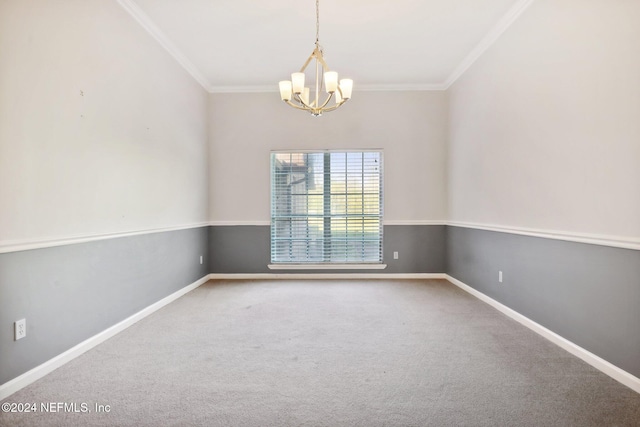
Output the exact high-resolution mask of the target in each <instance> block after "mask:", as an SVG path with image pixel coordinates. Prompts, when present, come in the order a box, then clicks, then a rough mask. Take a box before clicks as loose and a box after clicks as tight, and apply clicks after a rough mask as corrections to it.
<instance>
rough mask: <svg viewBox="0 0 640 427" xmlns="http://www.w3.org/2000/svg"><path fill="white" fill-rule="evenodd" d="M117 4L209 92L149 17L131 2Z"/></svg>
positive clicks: (202, 78)
mask: <svg viewBox="0 0 640 427" xmlns="http://www.w3.org/2000/svg"><path fill="white" fill-rule="evenodd" d="M118 4H120V6H122V8H123V9H124V10H126V11H127V12H128V13H129V15H131V16H132V17H133V18H134V19H135V20H136V21H137V22H138V23H139V24H140V25H141V26H142V28H144V29H145V30H147V32H148V33H149V34H151V36H152V37H153V38H154V39H156V41H157V42H158V43H160V46H162V47H163V48H164V49H165V50H166V51H167V52H169V54H170V55H171V56H172V57H173V58H174V59H175V60H176V61H178V64H180V65H181V66H182V68H184V69H185V70H186V71H187V72H188V73H189V74H190V75H191V77H193V78H194V79H195V80H196V81H197V82H198V83H200V85H201V86H202V87H203V88H204V89H205V90H206V91H207V92H211V84H210V83H209V80H208V79H207V78H206V77H205V76H204V74H203V73H202V72H200V70H199V69H198V68H197V67H196V66H195V65H194V64H193V62H191V61H190V60H189V58H187V57H186V56H185V55H184V54H183V53H182V52H181V51H180V50H179V49H178V48H177V47H176V46H175V45H174V44H173V43H172V42H171V41H170V40H169V38H168V37H167V36H165V35H164V33H163V32H162V31H161V30H160V29H159V28H158V27H157V26H156V24H154V22H153V21H152V20H151V18H149V16H148V15H147V14H146V13H144V12H143V11H142V9H140V7H139V6H138V5H137V4H136V3H135V2H134V1H133V0H118Z"/></svg>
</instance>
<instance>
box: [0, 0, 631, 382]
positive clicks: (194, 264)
mask: <svg viewBox="0 0 640 427" xmlns="http://www.w3.org/2000/svg"><path fill="white" fill-rule="evenodd" d="M638 21H640V5H639V4H638V3H637V2H629V1H625V2H623V1H620V2H605V1H603V0H601V1H597V0H594V1H587V2H585V1H578V0H564V1H553V2H552V1H550V0H536V1H534V2H533V3H532V5H531V6H530V7H529V8H528V9H527V10H526V12H525V13H524V14H523V15H522V16H521V17H520V18H519V19H518V20H517V21H516V22H515V23H514V24H513V25H512V26H511V27H510V28H509V29H508V30H507V31H506V32H505V33H504V34H503V35H502V36H501V37H500V38H499V39H498V41H497V42H496V43H495V44H494V45H493V46H491V47H490V48H489V49H488V50H487V51H486V52H485V53H484V54H483V55H482V56H481V57H480V59H479V60H478V61H477V62H476V63H474V64H473V66H472V67H471V68H470V69H469V70H467V72H466V73H465V74H464V75H463V76H462V77H461V78H460V79H459V80H458V81H457V82H456V83H455V84H454V85H453V86H452V87H451V88H450V89H449V90H447V91H433V92H358V91H356V92H355V94H354V98H353V99H352V100H351V101H349V103H348V104H347V105H345V106H344V107H343V108H341V109H340V111H338V112H335V113H330V114H327V115H325V116H324V117H322V118H320V119H317V118H316V119H314V118H312V117H310V116H309V115H307V114H304V113H301V112H298V111H294V110H292V109H290V108H289V107H287V106H286V105H284V104H283V103H280V101H278V95H277V93H276V92H275V91H274V92H273V93H252V94H211V95H209V94H206V92H205V91H204V90H203V89H202V88H201V87H200V86H199V85H198V84H197V83H196V82H195V81H193V80H192V78H191V77H190V76H189V75H188V74H187V73H186V72H185V71H184V70H183V69H182V68H180V66H179V65H178V64H176V63H175V61H174V60H173V59H172V58H171V57H170V56H169V55H168V54H167V53H166V52H164V51H163V50H162V48H161V47H160V46H159V45H158V44H157V43H156V42H155V41H154V40H153V39H152V38H151V37H150V36H149V35H148V34H147V33H146V32H145V31H144V30H143V29H142V28H141V27H140V26H139V25H138V24H137V23H136V22H135V21H134V20H133V19H132V18H131V17H130V16H129V15H127V14H126V12H125V11H124V10H123V9H122V8H120V7H119V6H118V5H117V4H116V3H115V2H86V1H81V0H64V1H56V2H55V5H54V4H53V2H47V1H18V0H8V1H3V2H1V3H0V205H1V209H0V385H1V384H3V383H6V382H7V381H9V380H11V379H14V378H15V377H17V376H19V375H20V374H22V373H24V372H25V371H27V370H29V369H31V368H33V367H35V366H37V365H38V364H40V363H43V362H45V361H47V360H49V359H51V358H52V357H54V356H56V355H58V354H60V353H61V352H64V351H65V350H67V349H69V348H71V347H73V346H74V345H75V344H77V343H79V342H81V341H83V340H85V339H87V338H89V337H91V336H93V335H95V334H96V333H99V332H100V331H103V330H105V329H107V328H109V327H111V326H112V325H114V324H117V323H118V322H120V321H122V320H123V319H126V318H127V317H128V316H130V315H131V314H134V313H136V312H138V311H140V310H141V309H143V308H145V307H147V306H149V305H151V304H153V303H154V302H157V301H158V300H161V299H162V298H163V297H165V296H167V295H169V294H172V293H173V292H175V291H177V290H180V289H183V288H184V287H185V286H187V285H189V284H191V283H193V282H195V281H197V280H198V279H200V278H202V277H204V276H206V275H207V274H209V273H221V274H226V273H232V274H233V273H283V272H284V271H274V270H268V268H267V265H268V263H269V179H268V177H269V152H270V151H271V150H278V149H292V148H299V149H358V148H363V149H364V148H366V149H381V150H383V151H384V158H385V234H384V252H385V260H384V261H385V263H386V264H387V268H386V269H385V270H382V271H377V273H379V274H385V273H447V274H449V275H450V276H452V277H454V278H455V279H458V280H460V281H462V282H464V283H465V284H467V285H469V286H471V287H473V288H475V289H477V290H479V291H480V292H482V293H484V294H485V295H488V296H490V297H491V298H494V299H495V300H497V301H499V302H501V303H503V304H505V305H506V306H508V307H511V308H512V309H514V310H516V311H517V312H519V313H521V314H523V315H525V316H527V317H529V318H530V319H532V320H534V321H535V322H537V323H539V324H540V325H542V326H545V327H547V328H548V329H550V330H552V331H554V332H556V333H557V334H559V335H561V336H563V337H565V338H567V339H569V340H571V341H573V342H575V343H576V344H578V345H579V346H582V347H583V348H585V349H587V350H588V351H591V352H593V353H595V354H596V355H598V356H600V357H602V358H604V359H606V360H607V361H609V362H611V363H613V364H614V365H616V366H619V367H620V368H622V369H624V370H626V371H627V372H629V373H631V374H632V375H635V376H636V377H640V365H639V361H640V335H638V334H637V331H636V329H637V327H638V326H640V310H638V309H637V307H638V305H639V304H640V271H639V269H640V251H639V250H640V237H639V236H640V191H638V183H640V144H639V143H638V141H640V121H639V120H637V117H640V84H639V83H638V79H637V76H638V75H640V59H639V58H640V49H639V46H640V45H639V44H638V43H637V40H639V39H640V32H639V30H638V26H637V25H636V23H637V22H638ZM587 242H588V243H587ZM71 243H74V244H71ZM394 251H398V252H399V259H398V260H394V259H393V257H392V256H391V255H392V253H393V252H394ZM200 256H202V257H203V263H200ZM498 271H502V272H503V279H504V280H503V282H502V283H500V282H498ZM309 272H310V271H309ZM342 272H345V271H342ZM20 318H26V319H27V333H28V337H27V339H23V340H20V341H14V340H13V330H12V326H13V322H14V321H15V320H18V319H20Z"/></svg>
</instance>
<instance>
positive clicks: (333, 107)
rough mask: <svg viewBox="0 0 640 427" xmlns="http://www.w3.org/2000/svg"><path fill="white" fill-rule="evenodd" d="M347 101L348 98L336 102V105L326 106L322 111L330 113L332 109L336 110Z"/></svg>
mask: <svg viewBox="0 0 640 427" xmlns="http://www.w3.org/2000/svg"><path fill="white" fill-rule="evenodd" d="M345 102H347V100H346V99H345V100H344V101H342V102H341V103H339V104H336V105H332V106H331V107H328V108H325V109H324V110H322V111H323V112H325V113H328V112H330V111H333V110H336V109H338V107H340V106H342V104H344V103H345Z"/></svg>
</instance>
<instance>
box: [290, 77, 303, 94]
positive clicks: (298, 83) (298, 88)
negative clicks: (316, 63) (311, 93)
mask: <svg viewBox="0 0 640 427" xmlns="http://www.w3.org/2000/svg"><path fill="white" fill-rule="evenodd" d="M291 83H292V85H293V93H297V94H301V93H302V91H303V90H304V73H292V74H291Z"/></svg>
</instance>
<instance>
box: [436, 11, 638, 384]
mask: <svg viewBox="0 0 640 427" xmlns="http://www.w3.org/2000/svg"><path fill="white" fill-rule="evenodd" d="M639 20H640V3H639V2H634V1H614V2H609V1H595V0H593V1H582V0H563V1H554V0H536V1H534V2H533V3H532V4H531V6H530V7H529V8H528V9H527V10H526V12H525V13H524V14H523V15H522V16H520V18H519V19H518V20H517V21H516V22H514V23H513V25H511V27H510V28H509V29H508V30H507V31H506V32H505V33H504V34H503V35H502V37H500V38H499V39H498V40H497V42H496V43H495V44H494V45H493V46H491V48H490V49H488V50H487V51H486V52H485V53H484V54H483V55H482V56H481V57H480V58H479V59H478V61H476V63H475V64H474V65H473V66H472V67H471V68H470V69H469V70H468V71H467V72H466V73H465V74H464V75H463V76H462V77H461V78H460V79H459V80H458V81H457V82H456V83H455V84H454V85H453V86H452V87H451V88H450V89H449V91H448V93H449V95H450V100H449V101H450V103H449V107H450V110H449V115H448V116H449V121H450V127H449V138H448V149H449V155H448V179H447V182H448V185H449V193H448V197H449V199H448V200H449V203H448V210H449V224H450V226H449V227H448V238H447V272H448V274H450V275H451V276H453V277H455V278H456V279H458V280H461V281H462V282H464V283H466V284H467V285H469V286H471V287H473V288H476V289H477V290H479V291H481V292H483V293H484V294H486V295H488V296H490V297H492V298H493V299H495V300H497V301H499V302H501V303H503V304H505V305H507V306H508V307H510V308H512V309H514V310H516V311H517V312H519V313H521V314H524V315H525V316H527V317H529V318H530V319H532V320H534V321H535V322H537V323H539V324H541V325H543V326H545V327H547V328H548V329H550V330H552V331H554V332H556V333H557V334H559V335H561V336H562V337H564V338H566V339H568V340H570V341H572V342H574V343H575V344H577V345H579V346H581V347H583V348H585V349H587V350H589V351H591V352H592V353H595V354H596V355H597V356H600V357H602V358H604V359H606V360H608V361H610V362H611V363H613V364H614V365H616V366H618V367H621V368H622V369H624V370H626V371H627V372H629V373H631V374H633V375H635V376H636V377H640V334H639V333H638V328H640V309H639V307H640V120H639V118H640V79H639V76H640V43H639V42H638V41H639V40H640V26H638V22H639ZM557 239H562V240H557ZM584 242H591V243H595V244H590V243H584ZM499 271H503V282H502V283H500V282H499V281H498V272H499Z"/></svg>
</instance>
